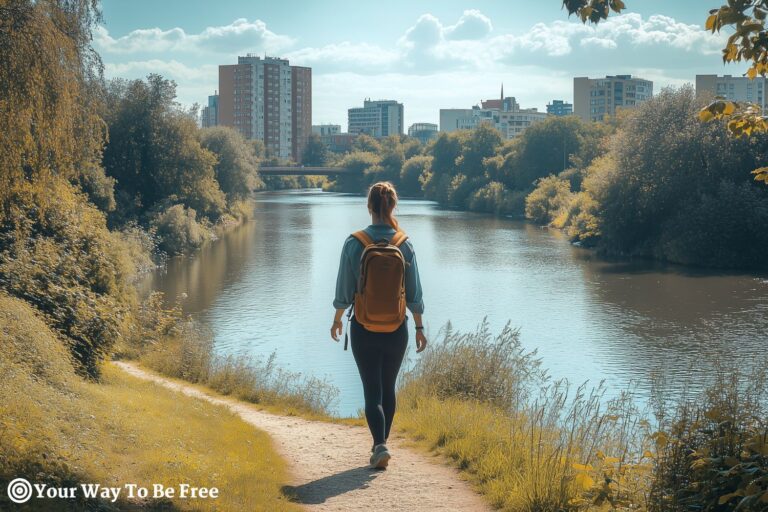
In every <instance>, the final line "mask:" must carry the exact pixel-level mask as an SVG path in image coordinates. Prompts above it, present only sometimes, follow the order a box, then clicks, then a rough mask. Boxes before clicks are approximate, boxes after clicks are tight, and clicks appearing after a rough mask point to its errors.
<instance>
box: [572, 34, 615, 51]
mask: <svg viewBox="0 0 768 512" xmlns="http://www.w3.org/2000/svg"><path fill="white" fill-rule="evenodd" d="M581 46H597V47H599V48H604V49H606V50H613V49H615V48H618V46H619V45H618V44H617V43H616V41H614V40H613V39H606V38H604V37H585V38H584V39H582V40H581Z"/></svg>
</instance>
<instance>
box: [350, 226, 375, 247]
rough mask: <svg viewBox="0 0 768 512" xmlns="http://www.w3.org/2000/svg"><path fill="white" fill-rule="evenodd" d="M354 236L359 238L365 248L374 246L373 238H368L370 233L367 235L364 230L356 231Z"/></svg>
mask: <svg viewBox="0 0 768 512" xmlns="http://www.w3.org/2000/svg"><path fill="white" fill-rule="evenodd" d="M352 236H353V237H355V238H357V239H358V240H359V241H360V243H361V244H363V247H368V246H369V245H373V240H371V237H369V236H368V233H366V232H365V231H363V230H360V231H355V232H354V233H352Z"/></svg>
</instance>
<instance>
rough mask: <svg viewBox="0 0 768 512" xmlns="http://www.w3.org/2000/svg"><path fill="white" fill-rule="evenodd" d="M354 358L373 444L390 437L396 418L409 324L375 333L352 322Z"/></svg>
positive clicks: (353, 320) (354, 321)
mask: <svg viewBox="0 0 768 512" xmlns="http://www.w3.org/2000/svg"><path fill="white" fill-rule="evenodd" d="M351 325H352V327H351V337H352V340H351V344H352V355H354V356H355V363H357V369H358V370H359V371H360V379H361V380H362V381H363V394H364V395H365V419H366V421H367V422H368V428H369V429H370V430H371V435H372V436H373V444H374V445H377V444H381V443H383V442H384V441H385V440H386V439H387V438H388V437H389V430H390V428H391V427H392V419H393V418H394V416H395V383H396V382H397V374H398V372H399V371H400V365H401V364H402V362H403V357H404V356H405V348H406V346H407V345H408V327H407V321H406V322H403V323H402V325H400V327H398V328H397V330H396V331H394V332H371V331H369V330H367V329H366V328H365V327H363V326H362V325H360V324H359V323H358V322H357V320H355V317H354V316H353V317H352V320H351Z"/></svg>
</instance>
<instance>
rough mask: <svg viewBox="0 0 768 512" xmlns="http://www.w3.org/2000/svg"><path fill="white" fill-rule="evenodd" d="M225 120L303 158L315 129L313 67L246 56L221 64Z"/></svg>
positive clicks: (272, 148)
mask: <svg viewBox="0 0 768 512" xmlns="http://www.w3.org/2000/svg"><path fill="white" fill-rule="evenodd" d="M218 114H219V119H218V120H219V124H220V125H224V126H230V127H232V128H234V129H236V130H237V131H239V132H240V133H241V134H242V135H243V136H244V137H245V138H247V139H258V140H262V141H264V146H265V147H266V149H267V151H268V152H269V153H271V154H272V155H274V156H277V157H280V158H283V159H293V160H294V161H296V162H298V161H300V160H301V154H302V152H303V150H304V146H305V144H306V142H307V138H308V137H309V134H310V133H311V131H312V69H311V68H306V67H300V66H291V65H289V63H288V61H287V60H285V59H278V58H273V57H264V58H261V57H258V56H255V55H250V54H249V55H246V56H245V57H238V58H237V64H227V65H221V66H219V111H218Z"/></svg>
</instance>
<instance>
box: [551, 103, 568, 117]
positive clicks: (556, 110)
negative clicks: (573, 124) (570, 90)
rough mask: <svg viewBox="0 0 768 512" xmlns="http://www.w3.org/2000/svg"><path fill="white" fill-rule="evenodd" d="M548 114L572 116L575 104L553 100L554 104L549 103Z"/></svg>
mask: <svg viewBox="0 0 768 512" xmlns="http://www.w3.org/2000/svg"><path fill="white" fill-rule="evenodd" d="M547 114H552V115H553V116H570V115H571V114H573V103H566V102H565V101H563V100H552V103H547Z"/></svg>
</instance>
